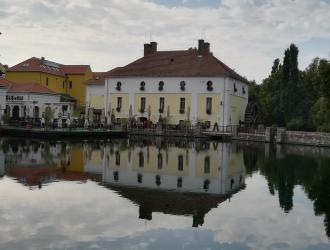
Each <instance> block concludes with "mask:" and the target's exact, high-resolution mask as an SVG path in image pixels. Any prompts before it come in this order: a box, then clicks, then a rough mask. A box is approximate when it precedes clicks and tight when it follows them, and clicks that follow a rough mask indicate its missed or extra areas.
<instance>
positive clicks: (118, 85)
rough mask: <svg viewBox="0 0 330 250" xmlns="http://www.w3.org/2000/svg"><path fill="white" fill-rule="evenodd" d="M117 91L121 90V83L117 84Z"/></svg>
mask: <svg viewBox="0 0 330 250" xmlns="http://www.w3.org/2000/svg"><path fill="white" fill-rule="evenodd" d="M116 90H118V91H120V90H121V82H117V86H116Z"/></svg>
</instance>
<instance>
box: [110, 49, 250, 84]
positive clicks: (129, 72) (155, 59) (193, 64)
mask: <svg viewBox="0 0 330 250" xmlns="http://www.w3.org/2000/svg"><path fill="white" fill-rule="evenodd" d="M107 76H108V77H128V76H150V77H151V76H162V77H166V76H168V77H173V76H196V77H197V76H209V77H212V76H228V77H232V78H234V79H237V80H241V81H244V82H247V80H246V79H245V78H244V77H242V76H240V75H239V74H238V73H236V72H235V71H234V70H232V69H231V68H229V67H228V66H227V65H225V64H224V63H223V62H221V61H220V60H219V59H217V58H216V57H215V56H213V54H212V53H206V54H200V53H199V52H198V50H197V49H189V50H180V51H159V52H155V53H153V54H150V55H147V56H144V57H142V58H140V59H138V60H136V61H134V62H132V63H130V64H128V65H126V66H124V67H120V68H116V69H114V70H111V71H110V72H109V73H108V74H107Z"/></svg>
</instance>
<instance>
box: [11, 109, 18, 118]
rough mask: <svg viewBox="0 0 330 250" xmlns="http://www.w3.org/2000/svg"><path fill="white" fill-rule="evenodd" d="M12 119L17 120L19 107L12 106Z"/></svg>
mask: <svg viewBox="0 0 330 250" xmlns="http://www.w3.org/2000/svg"><path fill="white" fill-rule="evenodd" d="M12 118H13V120H18V119H19V107H18V106H14V108H13V116H12Z"/></svg>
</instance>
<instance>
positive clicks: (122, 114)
mask: <svg viewBox="0 0 330 250" xmlns="http://www.w3.org/2000/svg"><path fill="white" fill-rule="evenodd" d="M118 97H121V98H122V104H121V110H120V111H117V110H116V109H117V98H118ZM128 103H129V100H128V94H127V93H118V94H111V95H110V108H111V112H112V111H114V112H115V114H114V115H115V117H116V118H127V117H128V111H129V106H128Z"/></svg>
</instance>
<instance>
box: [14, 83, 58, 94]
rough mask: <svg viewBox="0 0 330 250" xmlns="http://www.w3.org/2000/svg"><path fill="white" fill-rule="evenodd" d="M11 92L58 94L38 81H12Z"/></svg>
mask: <svg viewBox="0 0 330 250" xmlns="http://www.w3.org/2000/svg"><path fill="white" fill-rule="evenodd" d="M8 92H9V93H36V94H51V95H56V94H57V93H56V92H54V91H52V90H50V89H49V88H47V87H45V86H42V85H40V84H38V83H12V84H11V86H10V88H9V90H8Z"/></svg>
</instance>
